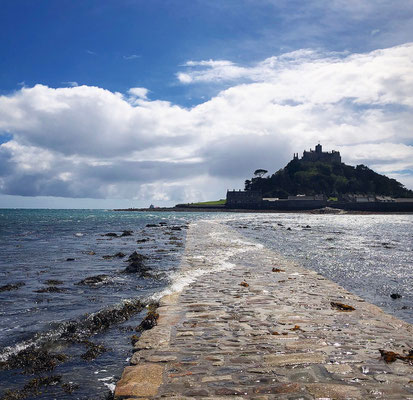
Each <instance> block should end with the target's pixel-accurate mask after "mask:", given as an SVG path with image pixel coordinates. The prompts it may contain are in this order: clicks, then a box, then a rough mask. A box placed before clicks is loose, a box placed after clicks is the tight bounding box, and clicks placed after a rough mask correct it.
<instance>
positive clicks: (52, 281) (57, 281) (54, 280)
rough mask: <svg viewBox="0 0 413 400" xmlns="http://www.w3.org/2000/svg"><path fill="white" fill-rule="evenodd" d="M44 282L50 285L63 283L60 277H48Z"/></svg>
mask: <svg viewBox="0 0 413 400" xmlns="http://www.w3.org/2000/svg"><path fill="white" fill-rule="evenodd" d="M44 283H45V284H46V285H50V286H56V285H63V281H59V279H48V280H47V281H45V282H44Z"/></svg>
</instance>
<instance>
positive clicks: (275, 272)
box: [115, 222, 413, 400]
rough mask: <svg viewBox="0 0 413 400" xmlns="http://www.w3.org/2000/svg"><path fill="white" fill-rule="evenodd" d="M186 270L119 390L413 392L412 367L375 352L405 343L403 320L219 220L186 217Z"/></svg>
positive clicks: (229, 395) (349, 395)
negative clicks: (179, 288)
mask: <svg viewBox="0 0 413 400" xmlns="http://www.w3.org/2000/svg"><path fill="white" fill-rule="evenodd" d="M331 262H334V260H331ZM194 271H195V272H196V273H197V274H198V276H197V277H196V279H195V280H194V281H193V282H191V283H190V284H189V285H188V286H186V287H185V288H184V290H183V291H182V292H181V293H174V294H171V295H168V296H165V297H163V298H162V299H161V302H160V307H159V309H158V312H159V314H160V318H159V323H158V325H157V326H156V327H154V328H153V329H152V330H149V331H146V332H144V333H143V334H142V336H141V338H140V340H139V341H138V342H137V343H136V345H135V352H134V355H133V357H132V359H131V366H129V367H127V368H126V369H125V371H124V374H123V375H122V379H121V380H120V381H119V382H118V384H117V387H116V391H115V396H116V398H117V399H135V398H141V399H142V398H147V399H155V398H156V399H158V398H174V399H177V398H178V399H202V398H215V399H256V400H261V399H262V400H266V399H413V366H412V365H411V364H409V363H407V362H405V361H401V360H397V361H395V362H393V363H386V362H385V361H384V360H383V359H382V358H381V355H380V352H379V349H385V350H391V351H394V352H397V353H400V354H406V353H407V352H408V351H409V350H410V349H412V348H413V334H412V333H413V327H412V325H410V324H408V323H406V322H403V321H401V320H399V319H397V318H395V317H393V316H390V315H388V314H385V313H384V312H383V311H382V310H381V309H380V308H378V307H376V306H374V305H372V304H369V303H367V302H365V301H364V300H362V299H361V298H359V297H358V296H356V295H354V294H352V293H349V292H348V291H346V290H345V289H343V288H342V287H340V286H338V285H337V284H335V283H333V282H331V281H329V280H327V279H325V278H324V277H322V276H321V275H319V274H317V273H316V272H313V271H310V270H306V269H303V268H301V267H300V266H299V265H297V264H295V263H293V262H290V261H287V260H285V259H283V258H282V257H281V256H280V255H278V254H276V253H274V252H272V251H270V250H268V249H266V248H265V247H264V246H261V245H258V244H254V243H252V242H251V241H250V240H249V239H246V238H244V237H242V236H240V235H239V234H238V233H237V232H235V231H234V230H232V229H231V228H228V227H226V226H224V225H223V224H219V223H217V222H198V223H194V224H191V225H190V227H189V230H188V235H187V243H186V248H185V254H184V257H183V261H182V273H183V274H184V276H185V274H187V278H188V279H189V278H190V277H191V276H193V272H194ZM332 302H334V303H343V304H346V305H350V306H352V307H354V308H355V310H354V311H341V310H340V309H339V308H337V307H333V306H332V305H331V303H332Z"/></svg>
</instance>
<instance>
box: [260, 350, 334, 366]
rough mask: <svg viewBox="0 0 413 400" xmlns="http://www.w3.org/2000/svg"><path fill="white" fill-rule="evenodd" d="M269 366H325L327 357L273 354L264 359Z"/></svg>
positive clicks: (302, 354)
mask: <svg viewBox="0 0 413 400" xmlns="http://www.w3.org/2000/svg"><path fill="white" fill-rule="evenodd" d="M264 361H265V363H266V364H268V365H279V366H286V365H300V364H323V363H325V362H326V356H325V355H324V354H322V353H290V354H274V355H273V354H271V355H267V356H265V357H264Z"/></svg>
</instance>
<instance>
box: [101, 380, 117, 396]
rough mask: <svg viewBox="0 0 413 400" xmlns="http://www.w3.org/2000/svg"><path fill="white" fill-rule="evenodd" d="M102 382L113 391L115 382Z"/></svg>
mask: <svg viewBox="0 0 413 400" xmlns="http://www.w3.org/2000/svg"><path fill="white" fill-rule="evenodd" d="M103 384H104V385H105V386H106V387H107V388H108V389H109V390H110V391H111V392H112V393H113V392H114V391H115V389H116V384H115V383H105V382H103Z"/></svg>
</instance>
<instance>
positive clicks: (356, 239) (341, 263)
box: [0, 210, 413, 400]
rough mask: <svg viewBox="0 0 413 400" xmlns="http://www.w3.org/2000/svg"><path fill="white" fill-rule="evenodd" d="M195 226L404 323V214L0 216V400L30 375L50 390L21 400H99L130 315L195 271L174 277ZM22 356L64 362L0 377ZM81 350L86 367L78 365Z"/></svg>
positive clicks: (412, 288)
mask: <svg viewBox="0 0 413 400" xmlns="http://www.w3.org/2000/svg"><path fill="white" fill-rule="evenodd" d="M200 219H203V220H204V219H207V220H214V221H217V222H220V223H222V224H226V225H229V226H231V227H232V228H234V229H236V230H237V231H238V232H239V233H241V234H242V235H244V236H245V238H246V242H249V243H251V242H254V243H259V244H260V245H264V246H266V247H270V248H271V249H273V250H275V251H277V252H279V253H281V254H283V255H284V256H285V257H287V258H290V259H292V260H295V261H297V262H299V263H301V264H302V265H303V266H304V267H306V268H309V269H314V270H316V271H318V272H320V273H321V274H323V275H324V276H326V277H327V278H329V279H331V280H333V281H335V282H337V283H339V284H340V285H342V286H344V287H345V288H347V289H348V290H350V291H352V292H354V293H357V294H358V295H360V296H361V297H363V298H364V299H366V300H367V301H369V302H372V303H374V304H377V305H378V306H380V307H382V308H384V309H385V310H386V311H387V312H389V313H391V314H393V315H396V316H398V317H399V318H402V319H404V320H406V321H408V322H411V323H412V322H413V273H412V271H413V257H412V256H413V240H412V239H413V216H412V215H312V214H252V213H251V214H250V213H246V214H244V213H242V214H234V213H161V212H154V213H149V212H148V213H140V212H113V211H104V210H0V382H1V390H0V399H2V395H3V394H4V393H5V391H6V390H8V389H14V390H21V389H22V388H23V387H24V386H25V385H26V387H27V384H28V383H29V382H30V381H31V380H32V379H33V378H38V377H39V376H40V377H45V376H49V377H50V376H52V377H55V378H54V379H56V382H57V383H56V384H54V385H49V386H43V387H41V388H40V390H39V392H40V391H41V393H35V391H34V390H31V391H30V390H29V394H30V395H29V396H28V397H27V398H29V399H62V400H66V399H67V400H69V399H85V400H86V399H106V398H110V393H111V390H113V388H114V384H115V383H116V381H117V380H118V378H119V377H120V374H121V373H122V370H123V368H124V367H125V366H126V365H128V360H129V358H130V357H131V355H132V345H131V336H132V335H133V334H136V331H135V328H136V326H137V325H139V323H140V322H141V321H142V319H143V318H144V316H145V314H146V309H145V308H142V307H143V306H145V305H146V304H148V303H150V302H151V301H154V300H156V299H158V298H159V296H160V295H161V294H162V293H165V292H167V291H168V290H175V289H176V288H179V287H182V286H184V285H185V284H188V283H190V281H191V280H193V279H196V276H198V275H200V274H201V273H202V271H199V270H197V271H188V270H186V271H185V273H183V272H181V271H180V268H179V264H180V259H181V256H182V254H183V251H184V246H185V237H186V230H187V229H186V228H187V226H188V224H189V223H194V222H195V223H196V222H197V221H198V220H200ZM125 231H132V232H131V233H130V234H128V233H124V232H125ZM107 233H112V234H116V237H115V236H106V234H107ZM222 240H224V241H225V240H230V238H225V237H223V238H222ZM134 251H137V252H138V253H139V254H142V255H144V256H145V257H146V259H145V263H144V264H145V267H146V268H147V269H146V270H145V271H141V272H142V273H139V272H136V273H127V272H125V268H126V267H127V265H128V262H127V258H128V256H129V255H130V254H132V253H133V252H134ZM117 253H123V254H124V255H125V256H124V257H118V256H115V255H116V254H117ZM118 255H119V254H118ZM119 256H121V254H120V255H119ZM215 262H216V264H217V269H216V271H217V272H216V273H219V270H220V266H219V263H220V260H218V259H217V260H215ZM222 267H225V266H222ZM102 275H104V277H102ZM97 276H98V277H99V276H100V278H97V279H96V282H95V283H92V282H93V279H92V280H89V284H82V281H84V279H86V278H90V277H92V278H93V277H97ZM6 285H12V286H6ZM7 289H10V290H7ZM392 293H398V294H400V295H401V298H398V299H395V300H393V299H392V298H391V297H390V295H391V294H392ZM141 305H142V307H141ZM125 310H126V313H125ZM99 327H100V328H99ZM93 346H95V347H93ZM24 349H26V350H24ZM30 349H40V350H45V351H46V350H47V351H48V352H49V354H65V356H66V357H67V358H66V359H64V360H63V359H61V360H57V361H56V359H55V360H54V362H55V364H56V365H55V366H54V368H50V370H42V371H40V372H37V373H34V372H33V371H24V370H23V369H22V368H21V367H22V366H21V365H17V366H16V365H14V367H13V368H11V369H5V368H4V364H3V368H1V366H2V362H3V363H4V362H7V361H10V360H13V357H14V355H16V354H22V353H19V352H21V351H22V350H23V351H27V352H28V354H29V355H30V351H31V350H30ZM91 349H92V350H93V349H95V350H96V349H97V350H98V351H97V353H96V354H95V355H96V357H87V354H88V353H87V352H88V350H91ZM52 361H53V360H52ZM47 365H48V364H47V363H46V366H47Z"/></svg>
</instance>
